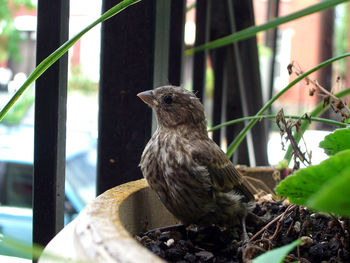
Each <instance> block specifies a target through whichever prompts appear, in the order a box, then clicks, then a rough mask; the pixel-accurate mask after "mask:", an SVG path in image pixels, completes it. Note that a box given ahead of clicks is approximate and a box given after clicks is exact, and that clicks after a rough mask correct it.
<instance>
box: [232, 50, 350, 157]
mask: <svg viewBox="0 0 350 263" xmlns="http://www.w3.org/2000/svg"><path fill="white" fill-rule="evenodd" d="M349 56H350V53H345V54H343V55H340V56H337V57H334V58H331V59H328V60H326V61H323V62H322V63H321V64H319V65H317V66H316V67H314V68H312V69H310V70H309V71H307V72H305V73H303V74H301V75H300V76H299V77H297V78H296V79H295V80H293V81H292V82H291V83H289V84H288V85H287V86H286V87H285V88H284V89H282V90H281V91H280V92H278V93H277V94H276V96H274V97H273V98H272V99H270V100H269V101H268V102H267V103H266V104H265V105H264V107H262V108H261V109H260V110H259V111H258V113H257V114H256V115H255V116H257V117H261V116H262V115H263V114H264V112H265V111H266V110H267V109H268V108H269V107H271V105H272V104H273V103H274V102H275V101H276V100H277V99H278V98H279V97H281V96H282V95H283V94H284V93H285V92H286V91H287V90H289V89H290V88H291V87H293V86H294V85H295V84H296V83H298V82H299V81H301V80H302V79H304V78H305V77H307V76H308V75H310V74H311V73H313V72H315V71H317V70H319V69H320V68H323V67H325V66H327V65H328V64H330V63H333V62H335V61H337V60H340V59H343V58H346V57H349ZM258 120H259V119H253V120H251V121H250V122H249V123H248V124H247V126H245V127H244V128H243V129H242V130H241V131H240V133H239V134H238V135H237V137H236V138H235V140H234V141H233V142H232V143H231V144H230V145H229V147H228V148H227V152H226V155H227V156H228V157H231V156H232V154H233V153H234V151H235V150H236V149H237V147H238V146H239V145H240V143H241V142H242V141H243V139H244V138H245V136H246V134H247V133H248V131H249V130H250V129H251V128H252V127H253V126H254V125H255V123H257V122H258Z"/></svg>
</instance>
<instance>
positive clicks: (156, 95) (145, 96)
mask: <svg viewBox="0 0 350 263" xmlns="http://www.w3.org/2000/svg"><path fill="white" fill-rule="evenodd" d="M137 96H138V97H139V98H141V99H142V100H143V101H144V102H145V103H147V104H148V105H149V106H151V107H152V109H153V111H154V112H155V114H156V116H157V121H158V125H159V126H160V127H166V128H176V127H181V126H183V125H185V126H187V127H191V128H200V129H203V128H204V129H205V130H206V119H205V114H204V107H203V105H202V103H201V102H200V101H199V99H198V98H197V97H196V95H195V94H193V93H192V92H190V91H188V90H186V89H184V88H182V87H176V86H163V87H159V88H156V89H154V90H147V91H144V92H141V93H139V94H137Z"/></svg>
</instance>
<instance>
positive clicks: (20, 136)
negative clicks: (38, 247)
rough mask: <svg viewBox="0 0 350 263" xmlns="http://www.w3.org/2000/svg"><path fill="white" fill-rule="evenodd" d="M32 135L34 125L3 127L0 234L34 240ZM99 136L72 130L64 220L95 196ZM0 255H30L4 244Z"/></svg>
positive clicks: (0, 137)
mask: <svg viewBox="0 0 350 263" xmlns="http://www.w3.org/2000/svg"><path fill="white" fill-rule="evenodd" d="M33 136H34V130H33V127H31V126H27V127H26V126H22V127H6V126H0V235H5V236H8V237H12V238H14V239H16V240H18V241H21V242H23V243H26V244H31V242H32V221H33V220H32V190H33ZM95 168H96V138H92V137H91V136H90V135H89V134H87V133H84V132H69V133H68V134H67V149H66V183H65V195H66V201H65V223H69V222H70V221H71V220H72V219H73V218H74V217H75V216H76V215H77V214H78V213H79V212H80V211H81V210H82V209H83V208H84V206H85V205H86V204H87V203H89V202H90V201H91V200H93V199H94V198H95V182H96V173H95ZM0 255H9V256H17V257H27V258H28V257H29V256H28V255H25V254H20V253H19V252H18V251H15V250H12V249H9V248H8V247H6V246H4V245H3V244H1V241H0Z"/></svg>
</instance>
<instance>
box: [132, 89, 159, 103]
mask: <svg viewBox="0 0 350 263" xmlns="http://www.w3.org/2000/svg"><path fill="white" fill-rule="evenodd" d="M137 96H138V97H139V98H140V99H141V100H143V102H144V103H147V104H148V105H149V106H151V107H153V106H158V101H157V100H156V98H155V97H154V95H153V91H152V90H146V91H143V92H140V93H139V94H137Z"/></svg>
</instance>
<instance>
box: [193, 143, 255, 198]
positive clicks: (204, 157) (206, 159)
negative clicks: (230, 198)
mask: <svg viewBox="0 0 350 263" xmlns="http://www.w3.org/2000/svg"><path fill="white" fill-rule="evenodd" d="M191 146H192V147H191V148H192V149H191V153H192V156H193V159H194V160H195V161H196V162H197V163H198V164H199V165H203V166H205V167H206V168H207V170H208V172H209V176H210V180H211V182H212V184H213V188H214V189H216V190H217V191H220V192H229V191H231V190H232V189H233V190H235V191H237V192H239V193H241V194H243V195H244V196H245V197H247V198H248V199H249V200H254V195H253V189H252V187H251V186H250V184H249V182H247V181H246V180H245V179H244V178H243V176H242V175H241V174H240V173H239V172H238V171H237V169H236V168H235V167H234V165H233V164H232V162H231V161H230V160H229V159H228V158H227V156H226V155H225V153H224V152H223V151H222V150H221V149H220V147H219V146H218V145H217V144H216V143H215V142H214V141H212V140H210V139H209V140H197V141H194V142H191Z"/></svg>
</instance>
